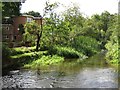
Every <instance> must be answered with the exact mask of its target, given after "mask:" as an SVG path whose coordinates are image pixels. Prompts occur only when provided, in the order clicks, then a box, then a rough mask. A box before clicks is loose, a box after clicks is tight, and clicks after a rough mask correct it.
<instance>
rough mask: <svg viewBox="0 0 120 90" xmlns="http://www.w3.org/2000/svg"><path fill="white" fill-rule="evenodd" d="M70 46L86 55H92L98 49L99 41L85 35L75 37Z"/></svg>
mask: <svg viewBox="0 0 120 90" xmlns="http://www.w3.org/2000/svg"><path fill="white" fill-rule="evenodd" d="M72 46H73V48H75V49H76V50H77V51H79V52H82V53H83V54H84V55H87V56H92V55H94V54H96V53H97V52H98V51H100V47H99V42H97V40H96V39H94V38H91V37H86V36H79V37H76V38H75V40H74V42H73V44H72Z"/></svg>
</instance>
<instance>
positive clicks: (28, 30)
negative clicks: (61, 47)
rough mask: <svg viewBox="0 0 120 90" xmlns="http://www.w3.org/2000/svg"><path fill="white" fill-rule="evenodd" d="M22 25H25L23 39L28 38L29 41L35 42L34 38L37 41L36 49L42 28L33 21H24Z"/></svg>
mask: <svg viewBox="0 0 120 90" xmlns="http://www.w3.org/2000/svg"><path fill="white" fill-rule="evenodd" d="M24 27H25V34H24V37H25V40H26V39H27V41H28V39H29V41H31V42H32V41H34V42H35V40H34V39H35V38H36V42H37V44H36V50H37V51H38V48H39V46H40V44H39V42H40V39H41V36H42V28H41V27H40V25H39V24H37V23H36V22H35V21H32V22H29V23H26V24H25V25H24ZM30 35H32V36H30Z"/></svg>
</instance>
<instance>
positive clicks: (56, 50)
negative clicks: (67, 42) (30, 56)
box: [48, 46, 84, 58]
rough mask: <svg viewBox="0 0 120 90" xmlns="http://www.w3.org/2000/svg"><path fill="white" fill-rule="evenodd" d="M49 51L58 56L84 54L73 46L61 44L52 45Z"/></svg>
mask: <svg viewBox="0 0 120 90" xmlns="http://www.w3.org/2000/svg"><path fill="white" fill-rule="evenodd" d="M48 53H49V54H51V55H55V54H57V55H58V56H62V57H65V58H79V57H80V58H82V57H83V56H84V55H83V54H82V53H80V52H78V51H76V50H75V49H73V48H70V47H61V46H54V47H50V48H49V50H48Z"/></svg>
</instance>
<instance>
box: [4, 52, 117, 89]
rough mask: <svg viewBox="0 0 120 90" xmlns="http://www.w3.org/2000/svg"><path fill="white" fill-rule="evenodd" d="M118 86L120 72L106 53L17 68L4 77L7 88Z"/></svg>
mask: <svg viewBox="0 0 120 90" xmlns="http://www.w3.org/2000/svg"><path fill="white" fill-rule="evenodd" d="M11 87H13V88H16V87H19V88H117V87H118V74H117V72H116V69H114V68H113V67H111V66H110V65H108V64H107V63H106V61H105V59H104V53H100V54H98V55H95V56H93V57H91V58H88V59H86V60H84V62H81V60H79V59H77V60H66V61H65V62H63V63H61V64H59V65H56V66H50V67H47V68H44V69H41V70H25V69H21V70H15V71H10V72H9V74H8V75H6V76H3V88H11Z"/></svg>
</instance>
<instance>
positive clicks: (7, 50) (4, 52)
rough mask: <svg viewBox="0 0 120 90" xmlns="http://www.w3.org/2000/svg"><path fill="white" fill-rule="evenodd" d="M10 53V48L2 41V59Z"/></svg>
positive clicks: (6, 57)
mask: <svg viewBox="0 0 120 90" xmlns="http://www.w3.org/2000/svg"><path fill="white" fill-rule="evenodd" d="M10 55H11V49H10V48H9V47H8V45H7V43H2V58H3V60H6V59H9V58H10Z"/></svg>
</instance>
